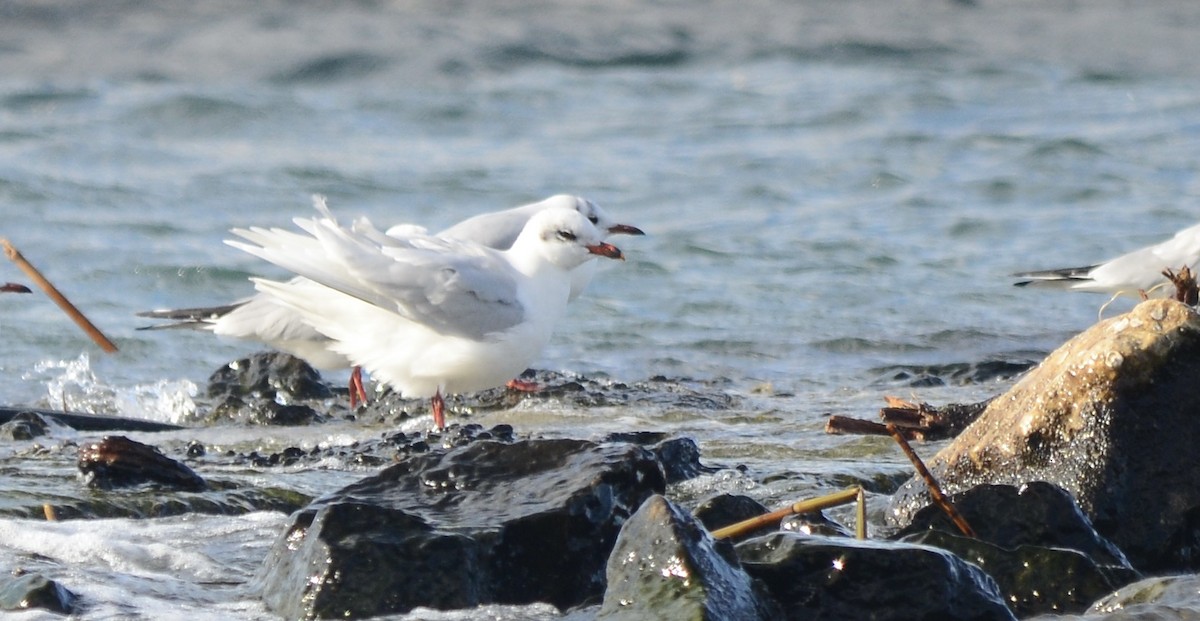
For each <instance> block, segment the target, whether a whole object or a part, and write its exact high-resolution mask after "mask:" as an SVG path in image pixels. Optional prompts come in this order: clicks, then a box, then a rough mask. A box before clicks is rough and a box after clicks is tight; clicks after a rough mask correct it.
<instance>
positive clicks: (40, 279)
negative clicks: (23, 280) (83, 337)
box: [0, 239, 117, 354]
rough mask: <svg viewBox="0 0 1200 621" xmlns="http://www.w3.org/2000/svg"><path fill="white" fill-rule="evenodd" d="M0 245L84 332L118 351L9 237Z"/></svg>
mask: <svg viewBox="0 0 1200 621" xmlns="http://www.w3.org/2000/svg"><path fill="white" fill-rule="evenodd" d="M0 245H3V246H4V254H5V256H7V257H8V258H9V260H11V261H12V262H13V263H16V264H17V267H19V268H21V271H22V272H25V275H26V276H29V278H31V279H32V280H33V282H34V283H35V284H36V285H37V286H38V287H41V289H42V291H45V292H46V295H48V296H50V299H51V300H54V303H55V304H58V307H59V308H61V309H63V311H64V312H65V313H67V316H68V317H70V318H71V319H72V320H74V321H75V324H76V325H78V326H79V327H80V328H82V329H83V331H84V333H86V334H87V335H88V336H90V337H91V338H92V340H93V341H95V342H96V344H97V345H99V346H100V349H103V350H104V351H105V352H108V353H110V354H111V353H113V352H115V351H117V346H116V345H115V344H114V343H113V342H112V341H110V340H108V337H107V336H104V333H103V332H101V331H100V329H99V328H97V327H96V326H95V324H93V323H92V322H91V321H89V320H88V318H87V317H84V315H83V313H81V312H79V309H78V308H75V305H74V304H72V303H71V301H70V300H68V299H67V298H66V296H64V295H63V294H62V293H59V291H58V289H57V288H56V287H55V286H54V285H53V284H51V283H50V281H49V280H46V277H45V276H42V273H41V272H39V271H38V270H37V268H36V267H34V266H33V265H31V264H30V263H29V261H26V260H25V257H23V256H21V253H20V252H18V251H17V249H16V248H14V247H13V245H12V244H10V243H9V242H8V240H7V239H0Z"/></svg>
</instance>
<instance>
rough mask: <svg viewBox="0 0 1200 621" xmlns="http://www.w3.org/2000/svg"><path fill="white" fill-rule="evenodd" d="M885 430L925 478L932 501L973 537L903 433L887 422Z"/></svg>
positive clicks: (972, 532)
mask: <svg viewBox="0 0 1200 621" xmlns="http://www.w3.org/2000/svg"><path fill="white" fill-rule="evenodd" d="M887 430H888V433H890V434H892V438H893V439H895V440H896V444H899V445H900V449H901V450H903V451H904V454H905V455H906V456H908V460H909V461H911V462H912V465H913V467H914V468H916V469H917V474H919V475H921V478H922V479H924V480H925V485H927V486H928V487H929V495H930V496H933V503H934V504H936V505H937V506H938V507H939V508H941V510H942V511H944V512H945V513H946V515H948V516H949V517H950V521H951V522H954V525H955V526H957V527H958V530H960V531H962V534H964V535H966V536H968V537H975V536H976V535H975V530H974V529H972V528H971V525H970V524H967V520H966V519H964V518H963V516H962V514H961V513H959V512H958V509H955V508H954V505H953V504H951V503H950V500H949V499H947V498H946V495H945V494H943V493H942V488H941V487H940V486H939V485H938V482H937V480H936V479H934V478H933V475H932V474H929V469H928V468H926V467H925V462H923V461H921V458H920V457H919V456H917V453H916V451H914V450H913V449H912V446H910V445H909V444H908V440H905V439H904V435H903V434H901V433H900V430H899V429H897V428H896V425H895V424H894V423H888V424H887Z"/></svg>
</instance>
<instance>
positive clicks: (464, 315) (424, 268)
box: [360, 244, 525, 339]
mask: <svg viewBox="0 0 1200 621" xmlns="http://www.w3.org/2000/svg"><path fill="white" fill-rule="evenodd" d="M450 246H451V248H453V247H454V246H455V245H454V244H451V245H450ZM460 250H461V248H460ZM390 254H391V255H393V263H392V264H391V265H390V266H388V267H387V271H386V276H379V275H374V274H380V272H379V271H376V272H375V273H374V274H369V273H368V272H366V271H365V270H364V271H362V272H360V277H361V278H363V279H364V280H366V281H368V282H369V283H370V284H371V286H372V288H374V289H375V290H376V291H377V292H378V293H379V294H380V297H381V298H382V300H379V299H378V298H377V300H376V301H373V303H376V304H379V302H380V301H384V302H390V303H391V305H390V306H387V305H384V304H379V305H381V306H383V307H384V308H393V309H396V311H397V312H399V313H400V314H401V315H403V316H405V317H407V318H408V319H411V320H413V321H416V322H418V323H422V324H425V325H427V326H429V327H430V328H432V329H433V330H436V331H438V332H441V333H444V334H453V335H458V336H465V337H470V338H474V339H479V338H483V337H484V336H486V335H487V334H490V333H492V332H498V331H500V330H505V329H508V328H511V327H513V326H515V325H517V324H519V323H521V322H522V321H523V320H524V319H525V309H524V307H523V306H522V305H521V301H520V299H519V298H518V296H517V281H516V278H515V276H514V275H513V272H512V270H511V268H510V267H509V266H508V264H507V262H505V261H504V260H503V259H502V258H500V257H499V256H496V255H495V254H494V253H482V252H471V253H469V254H461V253H458V252H452V251H438V250H432V249H403V250H400V251H394V252H391V253H390Z"/></svg>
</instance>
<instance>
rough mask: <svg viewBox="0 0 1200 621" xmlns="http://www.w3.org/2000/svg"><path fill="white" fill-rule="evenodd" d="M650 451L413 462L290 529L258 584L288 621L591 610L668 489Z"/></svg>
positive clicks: (498, 453)
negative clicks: (625, 546) (615, 552)
mask: <svg viewBox="0 0 1200 621" xmlns="http://www.w3.org/2000/svg"><path fill="white" fill-rule="evenodd" d="M664 486H665V483H664V481H663V475H662V469H661V467H660V466H659V464H658V463H657V462H656V461H655V460H654V458H653V456H652V455H651V454H650V453H649V451H647V450H645V449H643V448H641V447H638V446H633V445H629V444H611V445H599V444H596V443H593V442H585V441H581V440H527V441H521V442H516V443H512V444H505V443H500V442H492V441H485V442H478V443H475V444H471V445H470V446H467V447H464V448H457V449H452V450H449V451H445V452H443V451H432V452H429V453H424V454H415V455H413V456H410V457H407V458H405V459H404V460H403V461H401V462H400V463H398V464H396V465H395V466H392V467H390V468H387V469H386V470H383V471H382V472H380V473H379V474H377V475H375V476H372V477H368V478H366V479H363V480H362V481H359V482H357V483H354V484H353V485H350V486H348V487H346V488H344V489H342V490H341V491H338V492H334V493H332V494H329V495H327V496H325V497H323V498H320V499H318V500H317V501H316V502H314V503H313V504H312V505H310V506H309V507H307V508H305V509H303V510H302V511H300V512H298V513H297V514H295V516H294V518H293V519H294V523H293V525H292V527H291V528H290V529H289V530H288V531H287V532H286V533H285V534H284V535H283V536H281V537H280V539H279V540H278V541H276V543H275V546H274V548H273V550H272V552H271V553H270V555H269V558H268V560H267V562H266V564H265V569H264V572H263V575H262V579H261V582H262V587H263V599H264V601H265V602H266V603H267V605H268V606H269V607H270V608H272V609H273V610H275V611H276V612H277V613H278V614H281V615H282V616H284V617H288V618H334V617H337V618H359V617H366V616H372V615H380V614H386V613H395V612H405V611H408V610H410V609H412V608H413V607H416V606H429V607H433V608H442V609H447V608H462V607H469V606H476V605H480V604H485V603H505V604H523V603H530V602H548V603H551V604H553V605H555V606H558V607H560V608H567V607H570V606H576V605H579V604H581V603H584V602H586V601H587V600H588V599H589V598H598V597H600V596H601V594H602V592H603V588H604V566H605V563H606V561H607V559H608V553H609V551H610V550H611V549H612V546H613V543H614V541H615V540H616V537H617V533H618V531H619V530H620V525H621V524H622V523H624V522H625V520H626V519H628V517H629V516H630V515H632V514H633V512H634V511H635V510H636V509H637V507H639V506H641V503H642V501H643V500H645V499H646V498H647V497H649V496H650V495H652V494H655V493H661V492H662V491H663V489H664Z"/></svg>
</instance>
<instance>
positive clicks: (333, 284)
mask: <svg viewBox="0 0 1200 621" xmlns="http://www.w3.org/2000/svg"><path fill="white" fill-rule="evenodd" d="M297 224H300V222H299V221H297ZM356 224H357V223H356ZM301 228H303V229H304V230H305V231H307V232H308V233H310V234H311V235H312V237H308V236H304V235H299V234H296V233H293V232H289V231H284V230H281V229H261V228H251V229H235V230H234V233H235V234H236V235H238V236H240V237H242V238H243V239H245V240H247V241H249V242H252V244H258V245H257V246H255V245H252V244H247V243H245V242H240V241H234V240H230V241H228V242H227V243H229V244H230V245H232V246H234V247H236V248H239V249H241V250H244V251H246V252H249V253H250V254H253V255H255V256H258V257H260V258H263V259H266V260H267V261H270V262H272V263H275V264H276V265H279V266H280V267H283V268H285V269H288V270H291V271H292V272H294V273H296V274H299V275H300V276H304V277H305V278H309V279H311V280H312V281H314V282H317V283H320V284H322V285H324V286H326V287H329V288H331V289H335V290H337V291H340V292H342V293H344V294H346V295H349V296H352V297H356V298H358V299H360V300H363V301H365V302H367V303H370V304H373V305H375V306H378V307H380V308H384V309H387V310H390V311H393V312H396V313H398V314H399V315H401V316H403V317H405V318H407V319H409V320H411V321H414V322H416V323H420V324H423V325H426V326H428V327H429V328H430V329H433V330H436V331H438V332H441V333H444V334H453V335H458V336H465V337H471V338H482V337H484V336H486V335H487V334H490V333H492V332H496V331H499V330H504V329H506V328H509V327H512V326H514V325H517V324H518V323H520V322H521V321H523V320H524V317H525V309H524V307H523V306H522V305H521V303H520V300H519V298H518V295H517V280H516V276H515V273H514V271H513V270H512V268H511V267H509V265H508V263H507V261H506V260H505V259H504V257H503V256H502V255H500V254H499V253H498V252H496V251H493V250H490V249H488V248H484V247H481V246H479V245H477V244H473V243H470V242H460V241H455V240H444V239H438V238H434V237H412V238H409V239H407V240H404V241H400V242H397V241H396V240H392V241H390V242H387V243H388V245H381V244H380V243H379V241H378V237H377V235H376V234H374V233H370V234H367V233H365V232H364V231H362V230H350V229H346V228H343V227H341V226H338V225H337V223H336V221H334V220H333V219H332V218H327V219H314V220H309V221H305V222H304V224H302V225H301Z"/></svg>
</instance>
